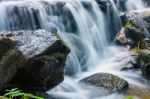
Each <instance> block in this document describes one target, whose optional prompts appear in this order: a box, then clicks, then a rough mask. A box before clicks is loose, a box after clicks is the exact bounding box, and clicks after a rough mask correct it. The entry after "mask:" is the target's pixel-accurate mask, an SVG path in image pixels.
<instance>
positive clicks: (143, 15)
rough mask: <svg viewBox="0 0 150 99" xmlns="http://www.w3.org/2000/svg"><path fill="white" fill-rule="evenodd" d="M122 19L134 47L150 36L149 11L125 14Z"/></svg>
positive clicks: (127, 35) (126, 33)
mask: <svg viewBox="0 0 150 99" xmlns="http://www.w3.org/2000/svg"><path fill="white" fill-rule="evenodd" d="M121 19H122V23H123V25H124V27H125V35H126V37H127V38H128V39H129V40H130V41H131V42H133V47H135V46H137V45H138V43H139V42H141V41H143V40H144V39H145V38H148V37H149V36H150V34H149V33H150V21H149V19H150V12H149V11H143V12H128V13H124V14H122V15H121ZM128 25H129V26H128Z"/></svg>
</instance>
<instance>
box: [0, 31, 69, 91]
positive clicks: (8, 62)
mask: <svg viewBox="0 0 150 99" xmlns="http://www.w3.org/2000/svg"><path fill="white" fill-rule="evenodd" d="M11 33H12V34H13V36H11V37H6V35H7V34H8V33H5V34H4V33H3V34H4V35H3V37H1V39H0V91H4V90H5V89H6V88H13V87H18V88H20V89H24V90H33V91H47V90H49V89H50V88H53V87H55V86H56V85H58V84H59V83H61V82H62V81H63V79H64V77H63V74H64V66H65V61H66V58H67V55H68V53H69V52H70V50H69V49H68V47H66V45H65V44H64V43H63V41H62V40H61V39H60V38H59V37H58V36H57V34H52V33H49V32H48V31H45V30H37V31H16V32H11Z"/></svg>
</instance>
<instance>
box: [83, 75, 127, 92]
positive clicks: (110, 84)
mask: <svg viewBox="0 0 150 99" xmlns="http://www.w3.org/2000/svg"><path fill="white" fill-rule="evenodd" d="M80 82H81V83H85V84H87V85H89V86H95V87H102V88H105V89H107V90H108V91H110V92H116V91H123V90H125V89H127V88H128V86H129V85H128V82H127V81H126V80H124V79H122V78H119V77H117V76H115V75H112V74H109V73H96V74H94V75H91V76H89V77H86V78H84V79H82V80H80Z"/></svg>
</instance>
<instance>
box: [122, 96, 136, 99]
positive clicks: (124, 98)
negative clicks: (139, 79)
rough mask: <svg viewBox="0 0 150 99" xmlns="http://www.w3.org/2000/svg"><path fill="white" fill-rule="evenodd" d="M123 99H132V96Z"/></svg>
mask: <svg viewBox="0 0 150 99" xmlns="http://www.w3.org/2000/svg"><path fill="white" fill-rule="evenodd" d="M123 99H134V97H133V96H125V97H123Z"/></svg>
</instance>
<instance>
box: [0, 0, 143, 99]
mask: <svg viewBox="0 0 150 99" xmlns="http://www.w3.org/2000/svg"><path fill="white" fill-rule="evenodd" d="M96 1H97V0H32V1H31V0H18V1H1V3H0V9H1V15H0V23H1V24H0V31H1V32H3V31H4V32H7V31H18V30H37V29H46V30H48V31H51V32H58V33H59V35H60V36H61V38H62V39H63V41H64V42H65V43H66V45H67V46H69V48H70V49H71V53H70V54H69V56H68V59H67V62H66V68H65V74H66V75H65V80H64V82H63V83H61V84H60V85H59V86H57V87H56V88H54V89H53V90H50V91H48V92H47V93H49V95H54V96H55V97H57V96H58V98H60V97H61V99H62V98H64V99H93V97H94V99H96V98H97V99H121V98H123V95H121V94H119V93H118V94H116V93H115V94H112V95H108V96H103V91H102V90H98V89H90V90H87V89H85V88H84V87H83V86H81V85H79V84H78V81H79V80H80V79H82V78H84V77H86V76H89V75H90V74H93V73H96V72H108V73H112V74H116V75H118V76H119V77H122V78H125V79H126V80H127V81H128V82H130V83H131V84H133V85H138V86H142V84H141V83H138V82H136V81H137V80H133V79H136V78H140V77H139V76H137V75H136V74H132V73H128V72H127V73H126V72H123V73H122V72H120V71H118V70H119V69H120V68H121V66H122V65H123V64H125V62H124V61H120V60H119V59H122V57H123V58H124V57H128V56H130V54H129V53H128V52H126V51H125V52H122V51H120V49H122V48H118V47H116V46H114V45H113V40H114V38H115V35H116V33H117V32H118V31H119V30H120V28H121V21H120V17H119V14H118V9H119V7H118V6H116V5H115V4H119V5H120V3H123V5H124V8H126V9H127V10H128V11H130V10H138V9H144V6H143V4H142V1H141V0H137V3H136V4H135V3H134V2H135V0H128V1H127V2H123V1H122V0H106V1H108V2H106V4H105V5H106V6H105V7H104V6H103V5H101V4H98V2H96ZM102 1H103V0H102ZM114 1H115V2H114ZM100 2H101V0H100ZM103 7H104V8H103ZM117 8H118V9H117ZM120 53H121V54H120ZM118 61H119V62H118ZM132 75H133V76H132ZM142 87H143V86H142ZM95 91H96V92H95ZM59 96H60V97H59ZM95 97H96V98H95Z"/></svg>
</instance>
